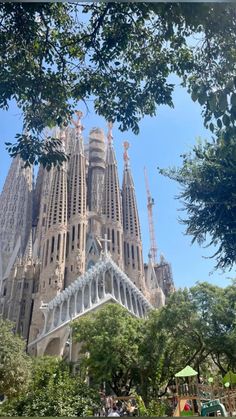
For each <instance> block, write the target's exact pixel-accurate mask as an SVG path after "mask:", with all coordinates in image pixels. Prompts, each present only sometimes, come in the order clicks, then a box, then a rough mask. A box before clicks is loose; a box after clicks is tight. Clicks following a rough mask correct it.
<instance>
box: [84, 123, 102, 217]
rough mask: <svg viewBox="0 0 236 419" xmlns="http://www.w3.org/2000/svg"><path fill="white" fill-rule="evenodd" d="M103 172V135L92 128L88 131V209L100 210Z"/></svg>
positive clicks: (98, 211) (97, 129) (99, 212)
mask: <svg viewBox="0 0 236 419" xmlns="http://www.w3.org/2000/svg"><path fill="white" fill-rule="evenodd" d="M104 173H105V135H104V132H103V130H101V129H99V128H93V129H92V130H91V131H90V133H89V170H88V190H89V194H88V204H89V210H90V211H94V212H96V213H97V214H101V212H102V202H103V188H104Z"/></svg>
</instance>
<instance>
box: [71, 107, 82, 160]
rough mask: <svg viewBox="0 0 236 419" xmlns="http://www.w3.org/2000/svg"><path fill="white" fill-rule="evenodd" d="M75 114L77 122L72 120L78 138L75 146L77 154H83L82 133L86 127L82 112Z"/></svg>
mask: <svg viewBox="0 0 236 419" xmlns="http://www.w3.org/2000/svg"><path fill="white" fill-rule="evenodd" d="M75 114H76V116H77V121H75V120H74V119H72V120H71V122H72V124H73V125H74V127H75V136H76V145H75V153H83V152H84V149H83V138H82V132H83V130H84V126H83V125H82V122H81V120H82V118H83V112H81V111H75Z"/></svg>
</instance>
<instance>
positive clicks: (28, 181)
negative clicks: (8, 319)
mask: <svg viewBox="0 0 236 419" xmlns="http://www.w3.org/2000/svg"><path fill="white" fill-rule="evenodd" d="M32 181H33V170H32V167H31V168H29V167H28V168H24V163H23V161H22V160H21V159H20V158H19V157H16V158H15V159H14V160H13V161H12V163H11V167H10V170H9V172H8V175H7V178H6V181H5V184H4V188H3V191H2V193H1V195H0V209H1V210H0V289H1V281H2V280H3V278H5V277H7V276H8V275H9V273H10V270H11V268H12V266H13V264H14V262H15V259H16V257H17V256H19V257H22V256H23V254H24V252H25V248H26V245H27V241H28V238H29V234H30V230H31V225H32V187H33V185H32Z"/></svg>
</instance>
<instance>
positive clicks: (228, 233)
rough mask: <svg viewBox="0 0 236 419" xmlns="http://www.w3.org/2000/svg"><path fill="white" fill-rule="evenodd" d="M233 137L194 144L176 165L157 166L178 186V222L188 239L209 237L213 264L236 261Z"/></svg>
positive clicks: (235, 143) (223, 265)
mask: <svg viewBox="0 0 236 419" xmlns="http://www.w3.org/2000/svg"><path fill="white" fill-rule="evenodd" d="M235 138H236V137H233V138H232V139H231V140H227V141H225V140H224V139H222V138H219V139H218V140H216V141H215V142H214V143H213V144H212V143H209V142H202V143H199V144H197V145H196V146H195V147H194V149H193V151H192V153H189V154H185V155H183V156H182V157H183V165H182V167H181V168H179V169H169V170H160V172H161V173H162V174H164V175H166V176H168V177H169V178H171V179H173V180H176V181H177V182H178V183H179V184H180V186H181V192H180V194H179V196H178V198H179V199H180V200H181V202H182V203H183V209H184V210H185V211H186V213H187V216H185V217H184V218H183V219H182V220H181V222H182V223H183V224H184V225H186V234H189V235H191V236H192V237H193V239H192V242H195V241H197V242H198V243H199V244H200V245H202V244H203V243H205V242H206V241H207V240H209V245H214V246H216V248H217V250H216V252H215V254H214V255H213V256H212V257H215V258H216V261H217V263H216V268H222V269H224V268H232V267H233V265H234V264H235V262H236V247H235V243H236V140H235Z"/></svg>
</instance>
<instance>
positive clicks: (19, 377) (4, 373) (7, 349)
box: [0, 319, 31, 399]
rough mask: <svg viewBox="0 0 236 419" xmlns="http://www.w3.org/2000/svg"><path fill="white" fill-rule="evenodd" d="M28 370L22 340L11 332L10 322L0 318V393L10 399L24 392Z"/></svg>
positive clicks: (28, 365)
mask: <svg viewBox="0 0 236 419" xmlns="http://www.w3.org/2000/svg"><path fill="white" fill-rule="evenodd" d="M30 372H31V360H30V357H29V356H27V355H26V353H25V342H24V340H23V339H22V338H20V337H19V336H17V335H15V334H14V333H13V324H12V323H10V322H8V321H5V320H2V319H0V394H3V395H5V396H7V397H8V398H9V399H10V398H12V397H13V396H16V395H19V394H21V393H22V392H24V391H25V389H26V388H27V386H28V383H29V379H30Z"/></svg>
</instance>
